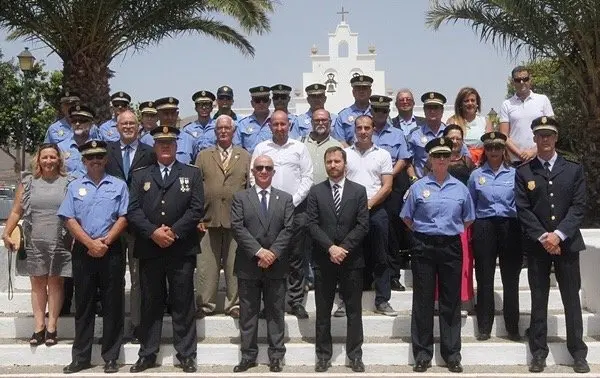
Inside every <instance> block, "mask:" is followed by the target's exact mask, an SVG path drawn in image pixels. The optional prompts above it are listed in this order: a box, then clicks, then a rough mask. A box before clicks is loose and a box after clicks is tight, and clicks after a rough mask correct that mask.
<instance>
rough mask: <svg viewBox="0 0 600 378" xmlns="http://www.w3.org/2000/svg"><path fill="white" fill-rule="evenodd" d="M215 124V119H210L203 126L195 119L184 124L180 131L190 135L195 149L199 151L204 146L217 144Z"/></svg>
mask: <svg viewBox="0 0 600 378" xmlns="http://www.w3.org/2000/svg"><path fill="white" fill-rule="evenodd" d="M215 126H216V125H215V121H214V120H212V119H211V120H209V121H208V123H207V124H206V125H205V126H203V125H202V124H201V123H200V122H198V121H197V120H196V121H194V122H190V123H188V124H187V125H185V126H184V127H183V129H182V133H187V134H188V135H190V136H191V137H192V139H193V140H194V146H195V147H194V148H195V150H196V151H197V152H200V151H202V150H203V149H205V148H208V147H213V146H215V145H216V144H217V136H216V135H215Z"/></svg>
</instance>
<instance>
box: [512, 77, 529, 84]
mask: <svg viewBox="0 0 600 378" xmlns="http://www.w3.org/2000/svg"><path fill="white" fill-rule="evenodd" d="M513 81H514V82H515V83H527V82H528V81H529V76H528V77H515V78H514V79H513Z"/></svg>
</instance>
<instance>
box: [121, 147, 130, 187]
mask: <svg viewBox="0 0 600 378" xmlns="http://www.w3.org/2000/svg"><path fill="white" fill-rule="evenodd" d="M123 149H124V150H125V153H124V154H123V173H124V174H125V179H127V177H129V168H131V161H130V158H129V152H130V151H131V146H130V145H129V144H128V145H126V146H125V147H124V148H123Z"/></svg>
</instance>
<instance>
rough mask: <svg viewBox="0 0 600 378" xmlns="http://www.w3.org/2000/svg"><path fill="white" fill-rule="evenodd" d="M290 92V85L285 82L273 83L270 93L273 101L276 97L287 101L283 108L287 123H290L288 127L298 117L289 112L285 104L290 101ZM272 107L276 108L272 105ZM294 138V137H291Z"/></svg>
mask: <svg viewBox="0 0 600 378" xmlns="http://www.w3.org/2000/svg"><path fill="white" fill-rule="evenodd" d="M291 93H292V87H290V86H289V85H285V84H275V85H273V86H272V87H271V94H272V95H273V102H275V101H277V98H278V97H279V98H282V99H283V98H284V99H285V100H286V101H287V103H286V105H285V109H283V110H284V111H285V112H286V113H287V115H288V123H289V125H290V129H291V128H292V126H293V125H294V124H295V123H296V118H298V117H297V116H296V115H295V114H291V113H290V112H289V111H288V108H287V106H288V105H289V103H290V94H291ZM274 108H277V107H275V106H274ZM293 139H296V138H293Z"/></svg>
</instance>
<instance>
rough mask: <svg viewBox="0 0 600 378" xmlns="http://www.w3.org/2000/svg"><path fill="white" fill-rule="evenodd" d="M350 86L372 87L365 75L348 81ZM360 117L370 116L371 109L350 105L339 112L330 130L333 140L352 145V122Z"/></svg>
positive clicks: (371, 82)
mask: <svg viewBox="0 0 600 378" xmlns="http://www.w3.org/2000/svg"><path fill="white" fill-rule="evenodd" d="M350 85H351V86H352V87H353V88H354V87H369V88H371V85H373V78H372V77H369V76H367V75H355V76H354V77H352V79H350ZM361 115H369V116H370V115H371V107H370V106H368V107H367V108H366V109H359V108H358V107H357V106H356V104H352V105H350V106H349V107H347V108H344V109H342V111H341V112H339V114H338V117H337V118H336V120H335V123H334V124H333V128H332V135H333V137H334V138H336V139H337V140H339V141H341V142H345V143H347V144H349V145H350V144H352V143H354V121H355V120H356V118H358V117H359V116H361Z"/></svg>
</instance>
